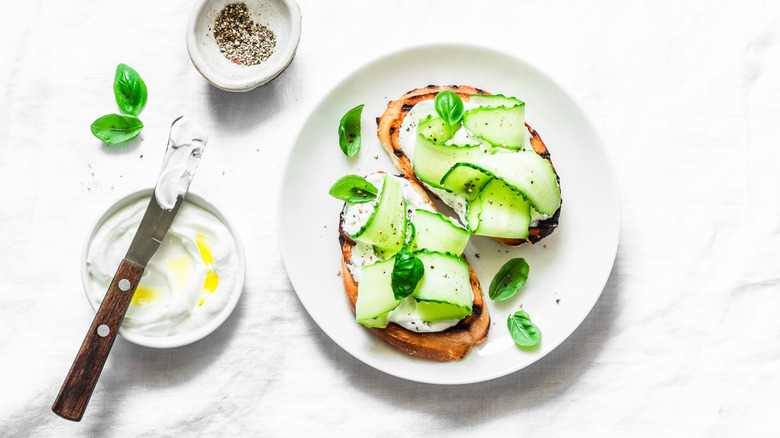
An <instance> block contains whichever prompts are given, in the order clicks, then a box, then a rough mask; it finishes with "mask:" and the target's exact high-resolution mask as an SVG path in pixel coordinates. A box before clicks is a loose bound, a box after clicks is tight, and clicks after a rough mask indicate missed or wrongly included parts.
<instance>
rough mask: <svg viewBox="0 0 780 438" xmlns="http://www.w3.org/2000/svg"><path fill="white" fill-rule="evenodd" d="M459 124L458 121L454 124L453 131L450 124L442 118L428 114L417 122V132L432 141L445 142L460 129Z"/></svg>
mask: <svg viewBox="0 0 780 438" xmlns="http://www.w3.org/2000/svg"><path fill="white" fill-rule="evenodd" d="M460 126H461V125H460V123H458V124H457V125H455V130H454V131H453V130H452V128H451V127H450V125H448V124H446V123H444V120H442V119H441V118H439V117H437V118H433V116H432V115H429V116H428V117H426V118H424V119H422V120H420V122H419V123H418V124H417V133H418V134H421V135H422V136H423V137H425V138H427V139H428V140H431V141H432V142H434V143H446V142H447V141H448V140H449V139H451V138H452V136H453V134H455V132H457V131H458V129H460Z"/></svg>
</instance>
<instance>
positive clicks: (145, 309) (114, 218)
mask: <svg viewBox="0 0 780 438" xmlns="http://www.w3.org/2000/svg"><path fill="white" fill-rule="evenodd" d="M152 194H153V189H146V190H141V191H138V192H135V193H132V194H130V195H128V196H125V197H124V198H122V199H120V200H119V201H117V202H116V203H115V204H114V205H113V206H111V207H110V208H109V209H108V210H107V211H106V212H105V213H104V214H103V216H102V217H101V218H100V219H99V220H98V221H97V223H96V224H95V226H94V228H93V229H92V232H91V233H90V235H89V237H88V238H87V241H86V242H85V244H84V249H83V251H82V257H81V281H82V283H83V285H84V291H85V293H86V295H87V300H88V301H89V304H90V305H91V306H92V308H93V309H94V310H95V311H97V309H98V307H100V303H101V302H102V300H103V297H104V296H105V293H106V290H108V286H109V284H110V282H111V280H112V279H113V277H114V274H115V273H116V269H117V267H118V266H119V263H120V261H121V260H122V259H123V258H124V256H125V254H126V252H127V249H128V248H129V247H130V242H131V241H132V238H133V236H134V235H135V233H136V231H137V229H138V225H139V224H140V222H141V218H142V217H143V214H144V212H145V211H146V206H147V205H148V203H149V199H150V198H151V196H152ZM245 274H246V259H245V255H244V248H243V246H242V244H241V239H240V237H239V235H238V232H237V231H236V229H235V227H234V226H233V225H232V223H231V222H230V221H229V220H228V219H227V218H226V217H225V216H224V215H223V214H222V213H221V212H220V211H219V210H218V209H217V208H216V207H215V206H214V204H212V203H211V202H209V201H207V200H206V199H204V198H203V197H201V196H199V195H197V194H193V193H188V194H187V198H186V200H185V202H184V203H183V204H182V206H181V208H180V209H179V212H178V213H177V215H176V218H175V219H174V221H173V223H172V224H171V227H170V229H169V230H168V233H167V234H166V236H165V239H163V242H162V244H161V245H160V248H159V249H158V250H157V252H156V253H155V255H154V256H153V257H152V259H151V260H150V261H149V263H148V264H147V266H146V270H145V271H144V274H143V276H142V277H141V281H140V283H139V285H138V288H137V289H136V291H135V294H134V295H133V300H132V302H131V303H130V307H129V308H128V310H127V313H126V314H125V319H124V320H123V321H122V325H121V326H120V328H119V335H120V336H122V337H123V338H125V339H126V340H128V341H130V342H133V343H135V344H138V345H143V346H145V347H152V348H174V347H180V346H183V345H187V344H191V343H193V342H196V341H198V340H200V339H203V338H204V337H206V336H208V335H209V334H211V333H212V332H213V331H214V330H216V329H217V328H218V327H219V326H220V325H222V323H223V322H225V320H226V319H227V318H228V317H229V316H230V314H231V313H232V312H233V309H235V307H236V304H237V303H238V299H239V297H240V296H241V292H242V290H243V287H244V277H245Z"/></svg>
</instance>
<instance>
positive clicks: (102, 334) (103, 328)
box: [97, 324, 111, 338]
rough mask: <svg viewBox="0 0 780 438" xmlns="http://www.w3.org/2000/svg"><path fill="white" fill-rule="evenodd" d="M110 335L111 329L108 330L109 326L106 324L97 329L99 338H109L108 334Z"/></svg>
mask: <svg viewBox="0 0 780 438" xmlns="http://www.w3.org/2000/svg"><path fill="white" fill-rule="evenodd" d="M109 333H111V329H110V328H108V326H107V325H105V324H100V325H99V326H98V328H97V334H98V336H100V337H101V338H105V337H106V336H108V334H109Z"/></svg>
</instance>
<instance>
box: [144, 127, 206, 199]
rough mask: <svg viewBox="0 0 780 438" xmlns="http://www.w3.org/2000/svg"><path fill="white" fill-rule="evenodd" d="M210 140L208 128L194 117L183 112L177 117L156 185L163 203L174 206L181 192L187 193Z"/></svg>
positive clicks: (157, 193)
mask: <svg viewBox="0 0 780 438" xmlns="http://www.w3.org/2000/svg"><path fill="white" fill-rule="evenodd" d="M207 142H208V137H207V136H206V133H205V131H203V128H202V127H201V126H200V124H199V123H198V122H197V121H195V120H194V119H191V118H189V117H185V116H181V117H179V118H178V119H176V120H174V121H173V124H172V125H171V134H170V136H169V137H168V148H167V149H166V150H165V158H163V166H162V170H161V171H160V176H159V178H158V179H157V185H156V186H155V188H154V199H155V200H156V201H157V204H159V205H160V207H162V208H164V209H165V210H172V209H173V207H174V206H175V205H176V200H177V198H178V197H179V195H181V196H184V195H185V194H186V193H187V190H188V189H189V187H190V183H191V182H192V176H193V175H194V174H195V170H196V169H197V168H198V163H199V162H200V157H201V155H202V154H203V149H204V148H205V147H206V143H207Z"/></svg>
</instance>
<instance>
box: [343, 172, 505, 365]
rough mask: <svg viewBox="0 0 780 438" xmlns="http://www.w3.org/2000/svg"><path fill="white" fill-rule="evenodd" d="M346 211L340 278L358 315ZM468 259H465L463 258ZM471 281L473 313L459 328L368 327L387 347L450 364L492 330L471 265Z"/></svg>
mask: <svg viewBox="0 0 780 438" xmlns="http://www.w3.org/2000/svg"><path fill="white" fill-rule="evenodd" d="M402 177H404V178H406V179H407V180H408V181H409V182H410V183H411V185H412V187H413V188H414V190H415V191H416V192H418V193H419V194H420V195H421V196H422V197H423V199H425V200H426V201H427V202H428V203H429V204H431V205H433V203H432V202H431V200H430V198H429V197H428V195H427V194H426V192H425V190H424V189H423V187H422V186H421V185H420V184H419V183H418V182H417V181H415V180H414V179H413V178H410V177H408V176H403V175H402ZM344 219H345V218H344V210H342V213H341V218H340V221H339V242H340V243H341V278H342V280H343V282H344V291H345V293H346V296H347V300H348V301H349V305H350V307H351V308H352V312H353V313H354V312H355V304H356V303H357V298H358V282H356V281H355V279H354V277H353V276H352V273H351V272H350V270H349V268H347V264H348V263H349V261H350V260H351V259H352V248H353V247H354V246H355V241H353V240H352V239H351V238H350V237H349V235H348V234H347V233H346V232H345V231H344ZM464 258H465V257H464ZM469 281H470V283H471V289H472V292H473V294H474V301H473V304H472V313H471V315H469V316H467V317H466V318H464V319H463V320H461V321H460V322H458V324H457V325H455V326H453V327H450V328H449V329H447V330H444V331H441V332H431V333H423V332H413V331H411V330H407V329H405V328H403V327H401V326H399V325H396V324H394V323H390V324H388V325H387V327H385V328H368V330H371V332H372V333H373V334H374V335H376V336H377V337H378V338H380V339H381V340H383V341H384V342H386V343H387V344H389V345H391V346H393V347H395V348H397V349H399V350H401V351H403V352H405V353H407V354H410V355H412V356H416V357H420V358H424V359H430V360H437V361H451V360H457V359H462V358H463V357H465V356H466V354H467V353H468V352H469V350H471V347H473V346H474V345H475V344H478V343H480V342H482V341H484V340H485V337H487V334H488V329H489V328H490V314H489V313H488V310H487V307H485V303H484V300H483V297H482V289H481V287H480V284H479V280H478V279H477V276H476V274H475V273H474V271H473V270H472V269H471V266H469Z"/></svg>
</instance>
